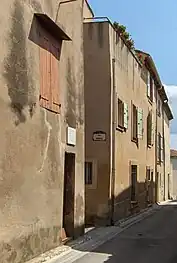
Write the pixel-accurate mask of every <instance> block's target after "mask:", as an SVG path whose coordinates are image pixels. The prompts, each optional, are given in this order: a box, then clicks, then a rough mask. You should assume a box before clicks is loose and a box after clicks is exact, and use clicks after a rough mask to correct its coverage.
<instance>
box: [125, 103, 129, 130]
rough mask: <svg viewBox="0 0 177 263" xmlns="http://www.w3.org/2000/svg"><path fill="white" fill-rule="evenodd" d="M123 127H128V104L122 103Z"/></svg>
mask: <svg viewBox="0 0 177 263" xmlns="http://www.w3.org/2000/svg"><path fill="white" fill-rule="evenodd" d="M124 128H125V129H128V104H126V103H124Z"/></svg>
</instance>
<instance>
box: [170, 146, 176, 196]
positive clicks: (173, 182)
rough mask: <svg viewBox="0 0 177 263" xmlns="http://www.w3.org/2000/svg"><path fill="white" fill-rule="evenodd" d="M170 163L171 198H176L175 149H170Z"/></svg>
mask: <svg viewBox="0 0 177 263" xmlns="http://www.w3.org/2000/svg"><path fill="white" fill-rule="evenodd" d="M170 158H171V165H172V198H173V199H176V200H177V150H171V151H170Z"/></svg>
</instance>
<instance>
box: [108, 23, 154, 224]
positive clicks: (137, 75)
mask: <svg viewBox="0 0 177 263" xmlns="http://www.w3.org/2000/svg"><path fill="white" fill-rule="evenodd" d="M109 33H110V47H111V57H110V59H112V58H115V76H116V98H117V99H118V98H119V99H120V100H122V101H123V102H124V103H126V104H127V105H128V129H127V130H126V131H125V132H121V131H119V130H116V134H115V143H116V145H115V152H116V157H115V189H114V194H115V219H119V218H121V217H125V216H127V215H129V214H130V194H131V164H135V165H137V187H136V198H137V201H138V206H139V208H140V209H142V208H144V207H145V206H146V194H147V193H146V185H145V181H146V167H147V166H149V167H151V169H152V170H153V171H154V170H155V160H154V157H155V147H154V145H153V146H152V147H151V148H148V147H147V116H148V113H149V111H150V110H152V111H153V114H154V116H155V112H156V111H155V103H154V102H153V103H150V102H149V100H148V98H147V86H146V83H145V81H144V80H143V79H142V77H141V70H142V68H141V66H140V65H139V63H138V62H137V60H136V59H135V57H134V56H133V55H132V53H131V52H130V51H129V49H128V48H127V46H126V45H125V44H124V42H123V40H122V39H121V38H120V37H119V36H118V35H117V34H116V33H115V31H114V29H113V28H112V27H111V26H110V28H109ZM132 104H134V105H135V106H136V107H138V108H141V109H142V110H143V138H140V139H138V142H137V143H135V142H133V141H132V114H133V113H132ZM117 114H118V113H117ZM154 140H155V137H154V138H153V141H154ZM153 179H154V178H153Z"/></svg>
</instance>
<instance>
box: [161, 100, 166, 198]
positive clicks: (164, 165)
mask: <svg viewBox="0 0 177 263" xmlns="http://www.w3.org/2000/svg"><path fill="white" fill-rule="evenodd" d="M162 121H163V124H162V127H163V130H162V131H163V167H164V193H163V195H164V196H163V200H164V201H165V199H166V198H165V194H166V163H165V128H164V102H163V103H162Z"/></svg>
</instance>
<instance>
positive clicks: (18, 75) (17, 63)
mask: <svg viewBox="0 0 177 263" xmlns="http://www.w3.org/2000/svg"><path fill="white" fill-rule="evenodd" d="M11 23H12V27H11V29H10V33H9V37H8V40H7V43H9V54H8V56H7V57H6V58H5V60H4V70H5V73H4V77H5V79H6V80H7V86H8V95H9V97H10V100H11V104H10V107H11V109H12V111H13V112H14V113H15V114H16V117H17V120H16V121H15V124H16V125H18V124H20V123H23V122H25V121H26V115H25V113H24V109H25V108H26V107H28V110H29V114H30V116H31V117H32V116H33V114H34V108H35V105H36V103H35V102H33V100H34V99H31V98H30V96H29V95H30V94H31V95H32V97H33V83H32V80H31V77H30V73H29V68H28V63H27V46H26V32H25V28H24V24H25V20H24V8H23V4H22V3H21V1H19V0H16V1H15V2H14V9H13V13H12V19H11Z"/></svg>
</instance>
